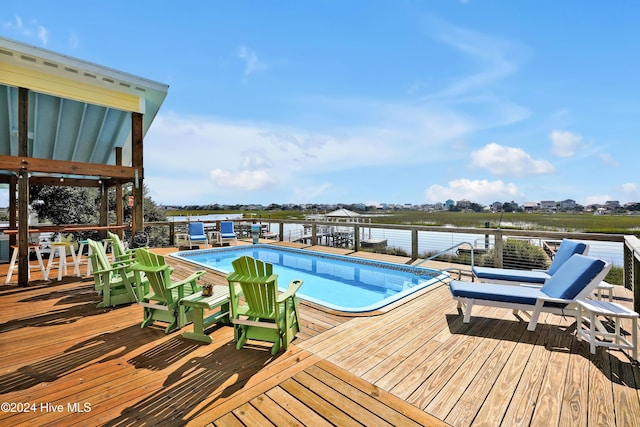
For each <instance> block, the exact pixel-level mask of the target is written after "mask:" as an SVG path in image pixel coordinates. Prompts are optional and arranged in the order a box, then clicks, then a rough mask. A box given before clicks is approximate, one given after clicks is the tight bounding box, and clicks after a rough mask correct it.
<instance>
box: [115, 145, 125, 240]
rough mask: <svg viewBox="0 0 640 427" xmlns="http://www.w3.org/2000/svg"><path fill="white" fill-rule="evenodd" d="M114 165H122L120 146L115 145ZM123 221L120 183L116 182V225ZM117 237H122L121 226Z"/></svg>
mask: <svg viewBox="0 0 640 427" xmlns="http://www.w3.org/2000/svg"><path fill="white" fill-rule="evenodd" d="M116 165H118V166H122V148H121V147H116ZM123 223H124V204H123V202H122V183H121V182H120V181H118V182H117V183H116V225H118V226H120V225H122V224H123ZM117 234H118V237H120V239H122V237H123V234H124V233H123V232H122V229H121V228H118V231H117Z"/></svg>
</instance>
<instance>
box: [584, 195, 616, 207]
mask: <svg viewBox="0 0 640 427" xmlns="http://www.w3.org/2000/svg"><path fill="white" fill-rule="evenodd" d="M607 200H614V199H613V197H611V195H610V194H596V195H592V196H587V198H586V199H585V202H584V206H588V205H594V204H597V205H602V204H604V202H605V201H607Z"/></svg>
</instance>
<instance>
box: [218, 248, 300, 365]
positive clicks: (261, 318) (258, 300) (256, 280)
mask: <svg viewBox="0 0 640 427" xmlns="http://www.w3.org/2000/svg"><path fill="white" fill-rule="evenodd" d="M232 265H233V270H234V271H233V272H232V273H230V274H229V275H228V276H227V281H228V282H229V299H230V303H231V322H232V323H233V325H234V336H235V340H236V348H238V349H240V348H242V347H243V346H244V345H245V344H246V342H247V340H259V341H267V342H272V343H273V346H272V347H271V354H274V355H275V354H276V353H277V352H278V351H279V350H280V348H281V347H282V348H283V349H286V348H287V347H288V346H289V343H290V342H291V341H292V340H293V338H294V337H295V336H296V334H297V333H298V331H299V330H300V316H299V311H298V297H297V296H296V292H297V291H298V289H299V288H300V286H302V280H293V281H292V282H291V283H290V284H289V287H288V289H287V291H286V292H284V293H282V294H279V293H278V275H277V274H273V265H272V264H270V263H267V262H264V261H261V260H257V259H254V258H252V257H249V256H243V257H240V258H238V259H236V260H235V261H233V262H232ZM241 299H244V303H243V302H241Z"/></svg>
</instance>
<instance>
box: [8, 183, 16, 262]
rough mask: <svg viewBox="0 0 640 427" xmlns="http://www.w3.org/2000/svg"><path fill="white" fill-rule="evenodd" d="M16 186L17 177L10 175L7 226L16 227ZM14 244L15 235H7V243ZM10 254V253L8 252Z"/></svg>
mask: <svg viewBox="0 0 640 427" xmlns="http://www.w3.org/2000/svg"><path fill="white" fill-rule="evenodd" d="M17 186H18V178H17V177H16V175H12V176H11V178H10V180H9V228H18V204H17V200H16V191H17ZM15 244H16V236H15V235H14V234H12V235H11V236H9V245H15ZM9 256H11V253H9Z"/></svg>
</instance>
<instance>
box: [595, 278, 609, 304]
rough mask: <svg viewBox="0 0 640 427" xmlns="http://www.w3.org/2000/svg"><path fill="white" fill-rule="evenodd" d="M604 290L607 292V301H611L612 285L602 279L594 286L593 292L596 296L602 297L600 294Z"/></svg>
mask: <svg viewBox="0 0 640 427" xmlns="http://www.w3.org/2000/svg"><path fill="white" fill-rule="evenodd" d="M605 292H606V293H607V298H608V299H609V302H611V301H613V285H612V284H611V283H608V282H605V281H604V280H603V281H602V282H600V284H599V285H598V286H597V287H596V290H595V291H594V293H595V294H596V298H598V299H602V296H603V294H604V293H605Z"/></svg>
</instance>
